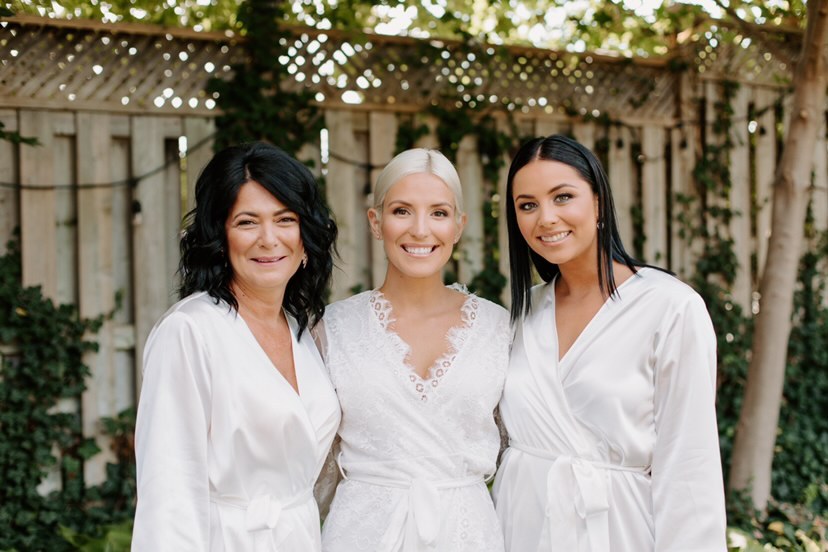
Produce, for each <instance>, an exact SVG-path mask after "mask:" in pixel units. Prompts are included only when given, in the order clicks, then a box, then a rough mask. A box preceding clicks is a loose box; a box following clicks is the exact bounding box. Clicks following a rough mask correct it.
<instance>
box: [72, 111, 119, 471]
mask: <svg viewBox="0 0 828 552" xmlns="http://www.w3.org/2000/svg"><path fill="white" fill-rule="evenodd" d="M76 128H77V147H78V150H77V160H78V180H79V181H80V182H81V183H83V184H103V183H107V182H110V181H111V176H110V167H109V159H110V144H111V137H110V122H109V116H108V115H105V114H90V113H78V114H77V125H76ZM112 198H113V189H112V188H111V187H106V188H85V189H84V188H81V189H79V190H78V244H79V248H78V255H79V257H80V261H79V263H78V265H79V268H80V270H79V276H78V283H79V298H78V309H79V311H80V315H81V316H82V317H84V318H94V317H97V316H100V315H105V314H109V313H111V312H112V310H113V309H114V308H115V289H114V286H113V257H112V238H113V232H112V218H113V212H112V208H113V203H112ZM113 331H114V322H113V321H112V320H111V319H108V320H104V323H103V326H101V328H100V330H99V331H98V332H97V334H96V335H95V336H94V339H95V341H96V342H97V343H98V350H97V351H95V352H89V353H86V355H84V362H85V363H86V365H87V366H89V370H90V372H91V375H90V377H89V378H88V380H87V384H86V391H85V392H84V393H83V396H82V398H81V405H82V412H83V419H82V423H83V434H84V436H86V437H93V438H96V440H97V442H98V446H99V447H100V448H101V451H102V453H101V454H97V455H95V456H93V457H92V458H90V459H89V460H87V461H86V462H84V481H85V483H86V484H88V485H97V484H99V483H102V482H103V481H104V480H105V479H106V463H107V462H113V461H115V458H114V455H113V454H112V450H111V449H110V446H109V438H107V437H105V436H104V435H102V434H101V431H100V429H101V428H100V427H99V424H100V418H101V417H103V416H114V415H115V414H117V412H118V410H117V405H116V399H117V396H118V394H117V392H116V390H115V389H114V383H115V381H116V379H117V376H116V374H115V369H116V366H115V349H114V339H113Z"/></svg>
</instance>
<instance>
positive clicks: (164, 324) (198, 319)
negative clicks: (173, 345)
mask: <svg viewBox="0 0 828 552" xmlns="http://www.w3.org/2000/svg"><path fill="white" fill-rule="evenodd" d="M233 314H235V313H234V311H233V309H232V307H230V305H228V304H227V303H224V302H223V301H219V302H218V303H216V300H215V299H213V298H212V297H210V296H209V295H208V294H207V293H206V292H203V291H200V292H197V293H194V294H192V295H188V296H187V297H185V298H184V299H181V300H180V301H178V302H177V303H175V304H174V305H173V306H171V307H170V308H169V309H168V310H167V312H165V313H164V315H163V316H161V318H159V319H158V322H156V323H155V326H154V327H153V329H152V333H153V334H155V333H159V332H164V333H166V332H176V333H184V332H188V333H192V334H199V333H200V331H199V329H200V328H204V327H205V326H207V325H208V324H209V323H210V321H211V320H217V319H220V318H224V317H226V316H228V315H233Z"/></svg>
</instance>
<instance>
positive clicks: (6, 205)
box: [0, 109, 20, 254]
mask: <svg viewBox="0 0 828 552" xmlns="http://www.w3.org/2000/svg"><path fill="white" fill-rule="evenodd" d="M0 123H2V124H3V127H4V128H5V130H6V132H16V131H17V111H15V110H12V109H0ZM16 152H17V148H16V147H15V146H14V144H12V143H11V142H9V141H7V140H0V183H1V184H0V254H5V253H6V243H7V242H8V240H9V239H11V237H12V235H13V233H14V229H15V228H17V227H18V225H19V224H20V214H19V211H20V194H19V192H18V191H17V190H16V189H15V187H14V183H15V182H18V181H19V178H18V172H17V163H16Z"/></svg>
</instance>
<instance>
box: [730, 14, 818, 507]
mask: <svg viewBox="0 0 828 552" xmlns="http://www.w3.org/2000/svg"><path fill="white" fill-rule="evenodd" d="M807 6H808V24H807V30H806V32H805V38H804V41H803V44H802V52H801V54H800V57H799V61H798V62H797V66H796V71H795V73H794V81H793V82H794V100H793V113H792V115H791V119H790V126H789V128H788V132H787V134H786V136H785V146H784V149H783V152H782V159H781V161H780V163H779V167H778V168H777V171H776V177H775V182H774V190H773V211H772V221H771V236H770V239H769V242H768V255H767V260H766V262H765V267H764V271H763V273H762V282H761V284H760V287H759V291H760V293H761V300H760V301H761V302H760V307H761V310H760V312H759V314H758V315H757V317H756V328H755V333H754V336H753V349H752V357H751V362H750V368H749V370H748V378H747V387H746V389H745V400H744V403H743V405H742V411H741V413H740V416H739V425H738V427H737V428H736V439H735V442H734V444H733V459H732V462H731V468H730V481H729V488H730V489H731V490H749V491H750V496H751V499H752V501H753V504H754V506H755V507H756V508H758V509H760V510H764V509H765V507H766V506H767V502H768V498H769V497H770V490H771V489H770V484H771V465H772V463H773V449H774V445H775V442H776V430H777V425H778V423H779V409H780V406H781V401H782V389H783V384H784V380H785V362H786V357H787V350H788V338H789V336H790V331H791V314H792V310H793V295H794V287H795V285H796V275H797V267H798V266H799V255H800V252H801V251H802V241H803V231H804V225H805V214H806V209H807V205H808V193H809V188H810V185H811V171H812V167H813V162H814V149H815V146H816V141H817V134H818V131H819V128H820V126H821V123H822V118H823V117H824V112H825V93H826V83H828V75H826V73H828V69H827V67H828V39H827V38H826V37H828V0H810V1H809V2H808V4H807Z"/></svg>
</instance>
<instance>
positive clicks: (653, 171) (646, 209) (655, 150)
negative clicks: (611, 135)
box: [641, 125, 667, 264]
mask: <svg viewBox="0 0 828 552" xmlns="http://www.w3.org/2000/svg"><path fill="white" fill-rule="evenodd" d="M664 136H665V131H664V129H663V128H662V127H658V126H652V125H645V126H644V127H643V128H642V129H641V152H642V154H643V155H644V165H643V167H642V169H641V202H642V212H643V214H644V236H645V237H646V241H645V242H644V260H645V261H647V262H648V263H654V264H664V262H665V261H666V258H667V255H666V253H667V209H666V201H667V197H666V195H667V193H666V192H667V182H666V174H665V163H664Z"/></svg>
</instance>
